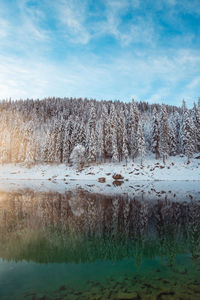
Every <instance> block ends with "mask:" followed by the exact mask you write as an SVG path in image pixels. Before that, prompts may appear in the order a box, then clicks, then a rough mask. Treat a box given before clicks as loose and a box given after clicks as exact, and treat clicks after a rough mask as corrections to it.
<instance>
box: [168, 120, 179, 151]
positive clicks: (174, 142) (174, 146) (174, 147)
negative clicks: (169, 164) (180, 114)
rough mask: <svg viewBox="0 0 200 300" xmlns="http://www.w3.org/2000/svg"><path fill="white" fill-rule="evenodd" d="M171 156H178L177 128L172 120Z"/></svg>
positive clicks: (170, 125)
mask: <svg viewBox="0 0 200 300" xmlns="http://www.w3.org/2000/svg"><path fill="white" fill-rule="evenodd" d="M169 154H170V155H173V156H175V155H176V154H177V139H176V128H175V124H174V122H173V119H172V118H170V120H169Z"/></svg>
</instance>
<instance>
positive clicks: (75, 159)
mask: <svg viewBox="0 0 200 300" xmlns="http://www.w3.org/2000/svg"><path fill="white" fill-rule="evenodd" d="M70 160H71V161H72V163H73V165H74V166H75V167H76V168H78V169H80V168H82V167H83V165H84V162H85V147H84V146H83V145H80V144H78V145H76V146H75V147H74V149H73V151H72V153H71V155H70Z"/></svg>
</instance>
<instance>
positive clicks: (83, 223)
mask: <svg viewBox="0 0 200 300" xmlns="http://www.w3.org/2000/svg"><path fill="white" fill-rule="evenodd" d="M48 184H51V185H50V186H48ZM52 186H53V184H52V183H47V184H46V183H45V182H43V183H41V182H37V181H35V182H34V185H31V184H26V183H18V184H15V183H9V185H7V183H4V182H3V183H1V185H0V189H1V191H0V299H2V300H10V299H16V300H18V299H19V300H21V299H27V300H39V299H40V300H50V299H52V300H53V299H54V300H55V299H57V300H61V299H70V300H71V299H121V300H122V299H157V300H159V299H187V300H188V299H200V185H199V182H192V183H190V182H181V183H180V182H172V183H170V184H169V183H163V182H162V183H159V182H157V183H150V182H146V183H142V182H139V183H131V182H127V183H121V184H120V183H118V184H117V183H114V184H107V185H106V184H98V185H97V186H96V185H95V183H88V184H85V186H84V185H79V184H76V183H73V182H72V183H71V184H70V183H69V184H68V185H66V184H64V183H55V184H54V187H52Z"/></svg>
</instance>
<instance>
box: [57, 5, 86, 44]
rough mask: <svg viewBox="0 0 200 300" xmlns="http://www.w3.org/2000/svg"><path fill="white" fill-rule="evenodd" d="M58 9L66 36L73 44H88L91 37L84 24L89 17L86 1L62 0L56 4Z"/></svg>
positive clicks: (58, 16) (59, 18) (59, 19)
mask: <svg viewBox="0 0 200 300" xmlns="http://www.w3.org/2000/svg"><path fill="white" fill-rule="evenodd" d="M56 9H57V12H58V15H57V18H58V21H59V22H61V23H62V25H63V26H64V30H65V35H67V36H68V38H70V40H71V41H72V42H75V43H80V44H87V43H88V42H89V40H90V37H91V36H90V33H89V31H88V30H87V28H86V26H85V24H84V22H85V21H86V16H87V10H86V5H85V3H84V1H79V0H75V1H72V0H69V1H66V0H60V1H57V2H56Z"/></svg>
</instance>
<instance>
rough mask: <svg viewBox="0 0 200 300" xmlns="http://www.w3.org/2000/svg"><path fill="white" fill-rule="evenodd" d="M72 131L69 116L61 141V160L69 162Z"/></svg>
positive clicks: (71, 118) (71, 119) (71, 120)
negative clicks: (62, 140)
mask: <svg viewBox="0 0 200 300" xmlns="http://www.w3.org/2000/svg"><path fill="white" fill-rule="evenodd" d="M72 132H73V117H72V116H70V117H69V119H68V120H67V125H66V128H65V135H64V142H63V162H64V163H65V164H67V163H69V158H70V154H71V152H72V141H71V136H72Z"/></svg>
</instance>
